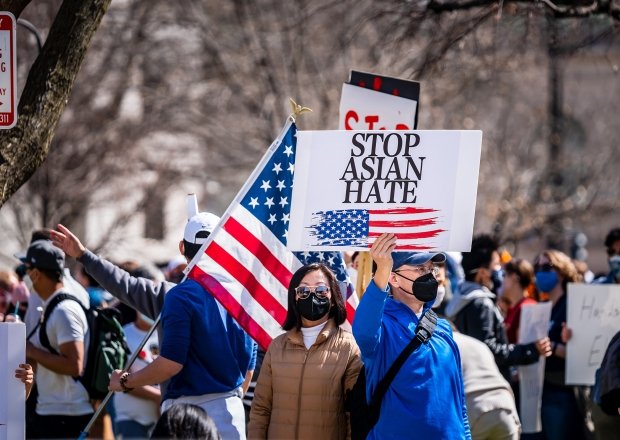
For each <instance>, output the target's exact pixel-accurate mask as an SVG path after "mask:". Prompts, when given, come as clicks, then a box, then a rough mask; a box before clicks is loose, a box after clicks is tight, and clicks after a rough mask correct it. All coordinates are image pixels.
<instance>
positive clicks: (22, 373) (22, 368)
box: [15, 364, 34, 398]
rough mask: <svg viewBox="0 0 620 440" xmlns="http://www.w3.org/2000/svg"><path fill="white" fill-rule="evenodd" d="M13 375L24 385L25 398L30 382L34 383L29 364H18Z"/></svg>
mask: <svg viewBox="0 0 620 440" xmlns="http://www.w3.org/2000/svg"><path fill="white" fill-rule="evenodd" d="M15 377H16V378H17V379H19V380H21V381H22V382H23V383H24V384H25V385H26V398H28V396H29V395H30V390H32V384H33V383H34V371H33V370H32V366H31V365H30V364H19V368H18V369H17V370H15Z"/></svg>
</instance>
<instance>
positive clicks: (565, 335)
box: [560, 322, 573, 344]
mask: <svg viewBox="0 0 620 440" xmlns="http://www.w3.org/2000/svg"><path fill="white" fill-rule="evenodd" d="M572 337H573V331H572V330H571V329H570V328H569V327H566V323H565V322H563V323H562V333H560V338H561V339H562V343H564V344H566V343H567V342H568V341H570V339H571V338H572Z"/></svg>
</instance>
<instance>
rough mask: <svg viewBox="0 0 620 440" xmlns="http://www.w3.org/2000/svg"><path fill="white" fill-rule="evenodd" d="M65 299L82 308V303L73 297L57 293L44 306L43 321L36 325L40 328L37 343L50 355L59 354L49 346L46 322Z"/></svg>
mask: <svg viewBox="0 0 620 440" xmlns="http://www.w3.org/2000/svg"><path fill="white" fill-rule="evenodd" d="M66 299H70V300H73V301H75V302H77V303H78V304H79V305H80V307H82V308H84V307H83V306H82V303H81V302H80V301H78V299H77V298H76V297H75V296H73V295H70V294H68V293H59V294H58V295H56V296H55V297H54V298H52V300H51V301H50V302H49V303H48V304H47V305H46V306H45V312H44V313H43V319H42V320H41V321H40V322H39V324H37V326H39V325H40V326H41V328H40V329H39V342H41V345H42V346H43V347H45V348H46V349H47V350H48V351H49V352H50V353H54V354H59V353H58V351H56V350H55V349H54V348H53V347H52V345H51V344H50V340H49V338H48V337H47V320H48V319H49V317H50V315H51V314H52V312H53V311H54V309H55V308H56V306H57V305H58V304H60V303H61V302H62V301H64V300H66ZM35 329H36V328H35Z"/></svg>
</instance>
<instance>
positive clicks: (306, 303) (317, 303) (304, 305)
mask: <svg viewBox="0 0 620 440" xmlns="http://www.w3.org/2000/svg"><path fill="white" fill-rule="evenodd" d="M329 308H330V303H329V298H321V297H318V296H317V294H316V292H312V293H311V294H310V295H308V297H307V298H304V299H301V298H299V299H298V300H297V309H298V310H299V313H300V314H301V316H303V317H304V318H306V319H307V320H308V321H318V320H319V319H321V318H322V317H323V316H325V315H326V314H327V312H329Z"/></svg>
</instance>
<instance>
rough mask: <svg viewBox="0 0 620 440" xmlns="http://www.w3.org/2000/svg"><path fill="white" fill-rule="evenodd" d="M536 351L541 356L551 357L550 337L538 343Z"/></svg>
mask: <svg viewBox="0 0 620 440" xmlns="http://www.w3.org/2000/svg"><path fill="white" fill-rule="evenodd" d="M536 350H538V353H539V354H540V355H541V356H544V357H549V356H551V341H550V340H549V338H548V337H544V338H542V339H539V340H538V341H536Z"/></svg>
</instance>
